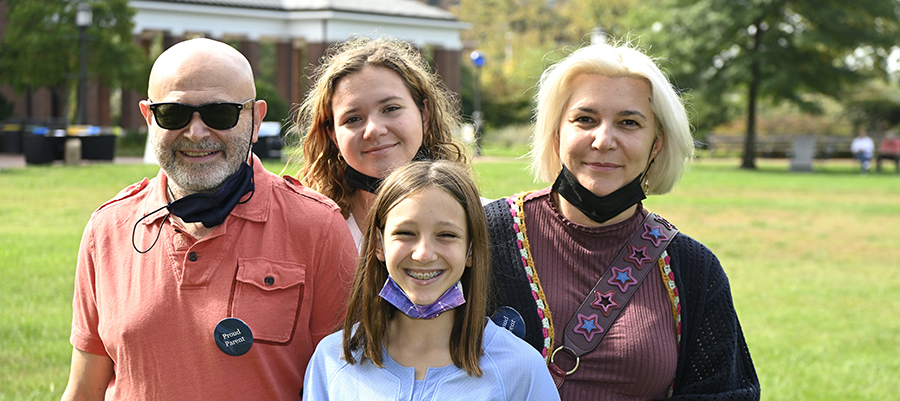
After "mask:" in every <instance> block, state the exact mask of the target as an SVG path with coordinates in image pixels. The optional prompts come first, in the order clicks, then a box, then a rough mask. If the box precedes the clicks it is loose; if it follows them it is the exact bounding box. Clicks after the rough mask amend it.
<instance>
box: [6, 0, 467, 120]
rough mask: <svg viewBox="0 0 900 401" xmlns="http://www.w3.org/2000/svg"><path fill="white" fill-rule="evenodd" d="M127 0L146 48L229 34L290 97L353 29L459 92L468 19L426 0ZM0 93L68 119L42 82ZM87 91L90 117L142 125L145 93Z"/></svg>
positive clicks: (36, 113)
mask: <svg viewBox="0 0 900 401" xmlns="http://www.w3.org/2000/svg"><path fill="white" fill-rule="evenodd" d="M129 5H130V6H131V7H132V8H134V9H135V10H136V14H135V17H134V24H135V29H134V38H135V40H136V41H137V42H138V43H140V44H141V46H142V47H143V48H144V49H146V51H147V52H148V54H149V55H151V56H153V57H155V56H156V55H158V54H159V52H161V51H162V50H163V49H165V48H168V47H169V46H171V45H172V44H174V43H177V42H179V41H181V40H184V39H187V38H192V37H199V36H203V37H209V38H213V39H218V40H223V41H227V42H228V43H231V44H234V45H235V46H236V47H238V48H239V49H240V50H241V52H242V53H244V55H246V56H247V58H248V59H249V60H250V63H251V65H253V68H254V72H255V73H256V74H257V75H260V74H263V75H265V77H266V79H267V80H269V81H271V82H269V83H270V84H272V85H274V87H275V88H276V89H277V91H278V93H279V95H280V96H281V98H283V99H284V100H286V101H287V102H290V103H298V102H300V100H301V99H302V97H303V94H304V91H305V87H306V84H307V83H306V75H307V74H308V73H309V72H310V71H311V69H310V66H311V65H315V64H316V63H317V61H318V60H319V58H320V57H321V56H322V54H323V53H324V51H325V49H326V48H327V47H328V46H329V45H331V44H333V43H336V42H340V41H342V40H345V39H347V38H349V37H351V36H356V35H368V36H380V35H388V36H391V37H395V38H398V39H402V40H406V41H409V42H411V43H413V44H414V45H415V46H417V47H418V48H420V49H421V50H422V51H423V52H424V53H425V54H426V56H427V57H428V58H429V59H430V60H431V61H432V62H433V65H434V67H435V69H436V70H437V72H438V73H439V74H440V75H441V76H442V77H443V79H444V81H445V83H446V84H447V86H448V87H449V88H450V89H451V90H453V91H456V92H458V91H459V87H460V59H461V58H460V57H461V55H460V54H461V51H462V47H463V46H462V42H461V39H460V32H461V31H462V30H463V29H466V28H467V26H468V25H467V24H465V23H462V22H459V21H458V20H457V19H456V18H455V17H454V16H453V14H451V13H449V12H447V11H445V10H443V9H440V8H438V7H434V6H431V5H428V4H425V2H420V1H416V0H380V1H377V2H374V1H370V0H218V1H217V0H132V1H129ZM5 24H6V3H5V2H3V1H0V39H2V35H3V31H4V25H5ZM263 55H267V56H268V58H266V60H267V61H265V62H261V59H263ZM272 64H273V65H272ZM258 78H259V77H258ZM0 93H2V94H3V96H4V97H5V98H6V99H7V100H8V101H11V102H12V103H13V104H14V117H13V118H14V119H16V120H18V121H25V122H26V123H34V124H65V121H66V118H65V116H64V113H65V110H67V107H65V99H59V98H57V97H56V96H54V95H53V94H52V93H51V91H49V90H48V89H46V88H40V89H37V90H34V91H33V92H31V93H30V94H28V95H21V96H20V95H17V94H15V93H14V92H13V91H12V90H11V88H8V87H0ZM113 94H115V95H116V96H112V95H113ZM87 97H88V102H87V111H86V113H87V120H86V122H87V124H90V125H101V126H108V125H119V126H121V127H123V128H126V129H128V128H139V127H142V126H144V121H143V119H142V117H141V115H140V111H139V109H138V107H137V103H138V102H139V101H140V100H141V99H144V98H146V94H143V93H137V92H135V91H130V90H124V91H118V90H117V89H116V88H107V87H103V86H101V85H99V84H98V83H97V82H89V83H88V85H87ZM113 101H115V102H116V103H117V104H112V103H113ZM114 114H117V115H114Z"/></svg>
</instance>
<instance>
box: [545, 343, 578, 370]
mask: <svg viewBox="0 0 900 401" xmlns="http://www.w3.org/2000/svg"><path fill="white" fill-rule="evenodd" d="M563 349H564V350H566V351H568V352H569V353H570V354H572V356H574V357H575V367H574V368H572V370H570V371H568V372H566V376H568V375H571V374H572V373H575V371H576V370H578V365H579V364H580V363H581V357H580V356H578V355H575V351H573V350H571V349H569V348H566V346H564V345H561V346H559V347H558V348H556V349H555V350H553V353H551V354H550V363H553V358H555V357H556V353H557V352H559V350H563Z"/></svg>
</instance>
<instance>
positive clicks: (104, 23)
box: [0, 0, 150, 99]
mask: <svg viewBox="0 0 900 401" xmlns="http://www.w3.org/2000/svg"><path fill="white" fill-rule="evenodd" d="M5 1H6V4H7V6H8V13H7V19H8V21H9V23H8V24H7V26H6V31H5V35H4V37H3V42H2V43H0V82H2V83H5V84H9V85H11V86H12V87H13V88H14V89H15V90H16V91H17V92H19V93H22V92H24V91H30V90H33V89H36V88H41V87H49V88H50V89H51V90H52V91H53V92H54V94H55V95H56V96H57V98H60V99H67V98H68V96H67V94H68V93H69V90H70V89H71V88H72V87H74V86H75V83H76V80H75V78H76V77H77V75H78V72H79V69H80V66H79V57H80V54H79V45H78V43H79V42H78V39H79V31H78V27H77V26H76V25H75V14H76V8H77V5H78V3H79V2H77V1H63V0H5ZM87 3H88V4H90V5H91V10H92V24H91V26H90V27H88V29H87V34H88V38H89V39H88V44H87V49H88V50H87V51H88V59H87V73H88V76H89V77H91V78H95V79H98V80H99V81H100V82H101V83H102V84H103V85H106V86H109V87H122V88H125V89H136V90H139V91H146V85H147V82H146V77H147V75H148V74H149V67H150V61H149V59H148V57H147V56H146V54H145V52H144V51H143V50H142V49H141V48H140V47H139V46H138V44H137V43H136V42H135V41H134V39H133V36H132V33H131V32H132V29H133V27H134V24H133V23H132V17H133V16H134V10H133V9H131V8H130V7H129V6H128V1H127V0H89V1H87Z"/></svg>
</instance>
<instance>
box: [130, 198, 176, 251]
mask: <svg viewBox="0 0 900 401" xmlns="http://www.w3.org/2000/svg"><path fill="white" fill-rule="evenodd" d="M167 207H169V204H168V203H167V204H165V205H164V206H162V207H160V208H159V209H156V210H154V211H152V212H150V213H147V214H145V215H144V217H141V218H140V219H138V221H136V222H134V228H132V229H131V246H132V247H133V248H134V250H135V251H137V253H140V254H145V253H147V252H150V250H151V249H153V247H154V246H156V241H159V235H160V234H162V227H163V226H164V225H165V224H166V221H167V220H168V219H169V216H170V215H171V214H172V213H171V212H169V213H166V217H163V221H162V223H160V225H159V230H157V231H156V238H155V239H154V240H153V243H152V244H150V247H149V248H147V249H146V250H143V251H142V250H140V249H138V247H137V244H135V242H134V234H135V233H137V226H138V224H140V223H141V221H143V220H144V219H146V218H147V217H149V216H150V215H152V214H153V213H156V212H158V211H160V210H163V209H165V208H167Z"/></svg>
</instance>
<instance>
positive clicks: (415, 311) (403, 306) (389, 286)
mask: <svg viewBox="0 0 900 401" xmlns="http://www.w3.org/2000/svg"><path fill="white" fill-rule="evenodd" d="M378 295H379V296H381V297H382V298H384V299H385V300H386V301H388V302H389V303H390V304H391V305H394V307H396V308H397V309H399V310H400V312H403V313H405V314H406V316H409V317H411V318H413V319H434V318H436V317H438V316H440V315H441V313H444V312H446V311H448V310H450V309H453V308H456V307H457V306H460V305H462V304H464V303H466V299H465V298H464V297H463V290H462V283H461V282H459V281H457V282H456V284H455V285H453V286H452V287H450V288H448V289H447V291H444V293H443V294H441V296H440V297H438V299H437V300H436V301H434V302H433V303H431V304H430V305H416V304H414V303H413V302H412V301H411V300H410V299H409V296H407V295H406V293H405V292H403V290H402V289H401V288H400V286H399V285H397V283H396V282H394V279H392V278H391V276H388V279H387V281H386V282H385V283H384V287H383V288H382V289H381V292H380V293H378Z"/></svg>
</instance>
